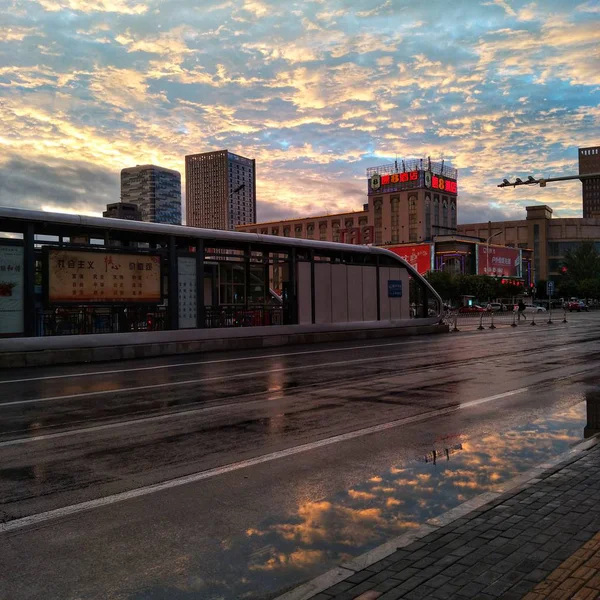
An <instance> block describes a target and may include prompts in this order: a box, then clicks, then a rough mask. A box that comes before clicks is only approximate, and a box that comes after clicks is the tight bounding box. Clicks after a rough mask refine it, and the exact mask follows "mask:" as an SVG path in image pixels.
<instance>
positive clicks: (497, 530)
mask: <svg viewBox="0 0 600 600" xmlns="http://www.w3.org/2000/svg"><path fill="white" fill-rule="evenodd" d="M598 532H600V444H596V445H594V446H593V447H592V448H590V449H588V450H584V451H582V452H581V453H578V454H576V455H575V456H574V457H571V458H570V459H569V460H567V461H565V462H563V463H560V464H558V465H556V466H554V467H552V468H550V469H549V470H547V471H545V472H543V473H541V474H540V475H539V476H538V477H537V478H536V479H533V480H531V481H530V482H528V483H526V484H524V485H522V486H520V487H518V488H515V489H513V490H512V491H509V492H507V493H505V494H503V495H502V496H499V497H497V498H495V499H494V500H493V501H491V502H489V503H488V504H485V505H483V506H481V507H480V508H478V509H476V510H474V511H472V512H470V513H468V514H467V515H466V516H464V517H462V518H459V519H457V520H454V521H452V522H451V523H449V524H447V525H445V526H444V527H441V528H439V529H437V530H435V531H434V532H432V533H429V534H428V535H426V536H425V537H422V538H421V539H419V540H418V541H415V542H413V543H411V544H410V545H409V546H406V547H404V548H401V549H398V550H397V551H396V552H395V553H394V554H391V555H389V556H388V557H387V558H385V559H383V560H380V561H379V562H376V563H374V564H372V565H371V566H369V567H367V568H366V569H364V570H361V571H357V572H355V573H354V574H353V575H352V576H350V577H348V578H347V579H346V580H345V581H342V582H341V583H338V584H336V585H334V586H333V587H330V588H329V589H326V590H325V591H323V592H321V593H319V594H317V595H316V596H313V599H312V600H358V599H360V600H397V599H398V598H403V599H406V600H416V599H420V598H432V599H440V600H444V599H446V598H456V599H457V600H460V599H474V598H476V599H478V600H479V599H481V600H494V599H497V598H501V599H502V600H517V599H521V598H526V599H527V600H542V599H543V598H550V599H552V600H554V599H557V600H562V599H565V600H566V599H567V598H575V599H580V598H581V599H585V600H589V599H591V598H600V535H598V536H597V534H598Z"/></svg>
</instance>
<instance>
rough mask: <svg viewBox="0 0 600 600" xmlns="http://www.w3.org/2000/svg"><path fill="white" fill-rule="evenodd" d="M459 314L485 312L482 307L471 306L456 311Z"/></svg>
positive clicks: (477, 305)
mask: <svg viewBox="0 0 600 600" xmlns="http://www.w3.org/2000/svg"><path fill="white" fill-rule="evenodd" d="M458 312H459V313H481V312H486V310H485V308H483V306H479V304H473V305H471V306H461V307H460V308H459V309H458Z"/></svg>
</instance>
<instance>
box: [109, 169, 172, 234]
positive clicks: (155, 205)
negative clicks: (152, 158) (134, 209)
mask: <svg viewBox="0 0 600 600" xmlns="http://www.w3.org/2000/svg"><path fill="white" fill-rule="evenodd" d="M121 202H131V203H133V204H136V205H137V206H138V208H139V210H140V213H141V215H142V221H148V222H149V223H167V224H170V225H181V174H180V173H179V171H173V170H171V169H165V168H163V167H157V166H156V165H137V166H135V167H129V168H127V169H123V170H122V171H121Z"/></svg>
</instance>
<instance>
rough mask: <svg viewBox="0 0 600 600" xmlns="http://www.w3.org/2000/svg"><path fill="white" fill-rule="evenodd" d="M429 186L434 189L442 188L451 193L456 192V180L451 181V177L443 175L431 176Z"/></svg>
mask: <svg viewBox="0 0 600 600" xmlns="http://www.w3.org/2000/svg"><path fill="white" fill-rule="evenodd" d="M431 187H432V188H433V189H434V190H442V191H444V192H450V193H451V194H456V193H458V192H457V190H458V187H457V185H456V181H452V180H451V179H444V177H438V176H437V175H432V176H431Z"/></svg>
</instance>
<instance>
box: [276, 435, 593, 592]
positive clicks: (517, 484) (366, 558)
mask: <svg viewBox="0 0 600 600" xmlns="http://www.w3.org/2000/svg"><path fill="white" fill-rule="evenodd" d="M599 439H600V434H598V435H596V436H594V437H593V438H591V439H589V440H585V441H583V442H581V443H579V444H577V445H576V446H574V447H573V448H571V449H570V450H568V451H567V452H563V453H562V454H559V455H558V456H557V457H556V458H554V459H552V460H550V461H547V462H545V463H542V464H541V465H538V466H537V467H533V468H532V469H529V470H528V471H526V472H525V473H522V474H521V475H518V476H517V477H514V478H513V479H511V480H510V481H507V482H506V483H504V484H500V485H499V486H498V487H497V489H496V491H493V492H486V493H484V494H480V495H479V496H475V497H474V498H471V499H470V500H467V501H466V502H463V503H462V504H459V505H458V506H456V507H455V508H452V509H450V510H449V511H447V512H445V513H442V514H441V515H438V516H437V517H434V518H433V519H429V520H428V521H426V522H425V523H424V524H423V525H421V526H420V527H419V528H418V529H415V530H414V531H410V532H408V533H405V534H403V535H401V536H398V537H396V538H393V539H391V540H390V541H388V542H385V543H384V544H381V545H380V546H377V547H376V548H373V549H372V550H369V551H368V552H365V553H364V554H361V555H360V556H357V557H356V558H354V559H353V560H351V561H350V562H346V563H342V564H340V566H339V567H335V568H333V569H331V570H330V571H327V572H326V573H323V574H322V575H319V577H316V578H315V579H312V580H311V581H308V582H307V583H304V584H302V585H300V586H299V587H297V588H295V589H293V590H290V591H288V592H286V593H284V594H282V595H281V596H278V597H277V598H275V600H309V599H310V598H312V597H313V596H316V595H317V594H319V593H320V592H323V591H325V590H326V589H328V588H330V587H332V586H334V585H336V584H337V583H340V582H342V581H344V580H346V579H348V577H351V576H352V575H354V574H355V573H357V572H359V571H362V570H363V569H366V568H367V567H369V566H371V565H373V564H375V563H376V562H379V561H380V560H383V559H384V558H386V557H388V556H390V555H391V554H393V553H394V552H396V550H401V549H402V548H405V547H406V546H409V545H410V544H412V543H413V542H415V541H417V540H419V539H421V538H423V537H425V536H426V535H429V534H430V533H432V532H434V531H436V530H437V529H441V528H442V527H445V526H446V525H449V524H450V523H452V522H453V521H456V520H457V519H460V518H462V517H464V516H465V515H467V514H469V513H470V512H472V511H474V510H477V509H478V508H481V507H482V506H485V505H486V504H488V503H490V502H493V501H494V500H497V499H498V498H500V497H501V496H504V495H505V494H507V493H509V492H517V491H521V490H522V489H526V488H527V487H529V486H531V485H533V484H535V483H537V482H539V481H540V478H539V476H540V475H541V474H542V473H544V472H546V471H548V470H549V469H552V468H554V467H557V466H559V465H562V466H566V465H568V464H569V463H571V462H573V460H576V458H577V457H578V455H579V454H580V453H581V452H584V451H586V450H589V449H590V448H592V447H593V446H595V445H596V444H597V443H598V441H599ZM563 463H564V464H563Z"/></svg>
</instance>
